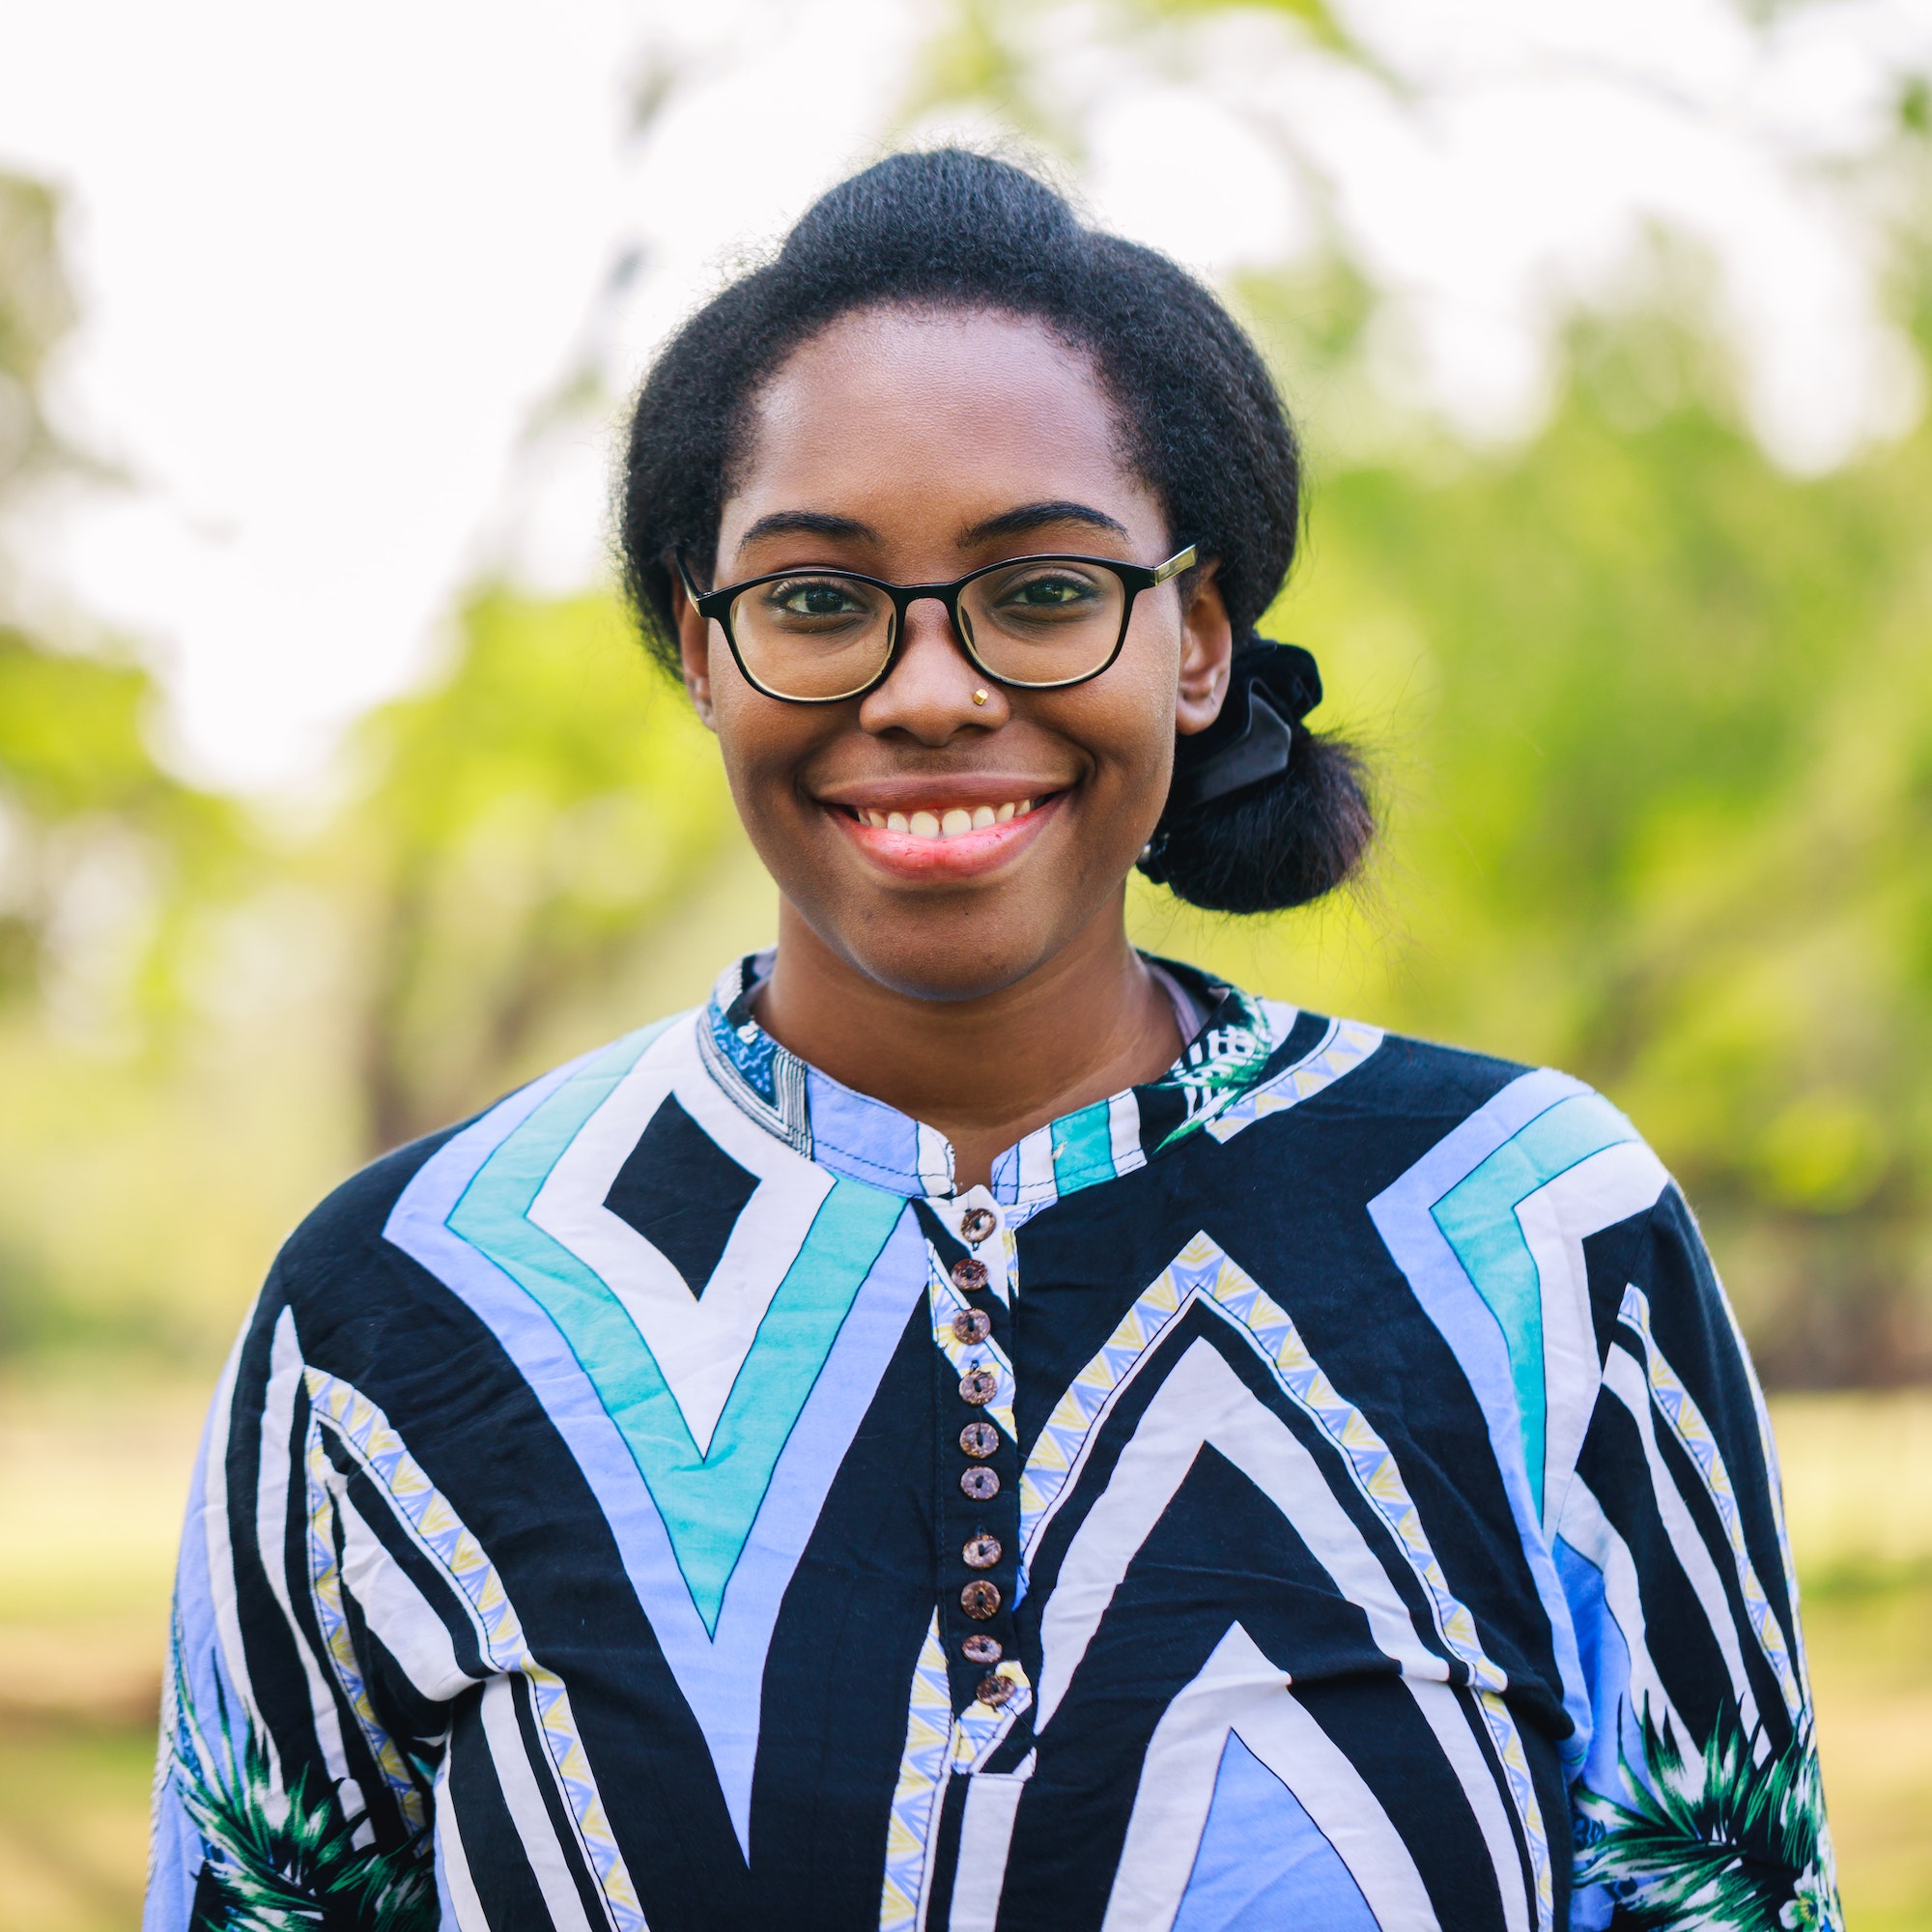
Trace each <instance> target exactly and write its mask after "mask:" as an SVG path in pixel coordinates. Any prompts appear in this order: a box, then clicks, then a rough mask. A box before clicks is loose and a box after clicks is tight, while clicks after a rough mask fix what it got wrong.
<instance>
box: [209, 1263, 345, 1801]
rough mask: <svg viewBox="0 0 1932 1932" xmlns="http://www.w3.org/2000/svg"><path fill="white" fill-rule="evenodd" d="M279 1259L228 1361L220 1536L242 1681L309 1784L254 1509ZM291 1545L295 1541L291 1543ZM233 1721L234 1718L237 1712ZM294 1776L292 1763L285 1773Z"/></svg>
mask: <svg viewBox="0 0 1932 1932" xmlns="http://www.w3.org/2000/svg"><path fill="white" fill-rule="evenodd" d="M279 1277H280V1264H279V1263H278V1264H276V1267H275V1268H274V1269H273V1270H271V1271H270V1276H269V1282H268V1286H267V1287H266V1288H265V1289H264V1290H263V1292H262V1297H261V1299H260V1301H259V1302H258V1303H257V1304H256V1308H255V1313H254V1316H253V1318H252V1320H251V1321H250V1322H249V1325H248V1330H247V1334H246V1336H245V1337H244V1339H243V1341H242V1344H241V1356H240V1359H239V1361H238V1363H237V1365H236V1374H235V1390H234V1398H233V1401H232V1402H231V1404H230V1406H229V1415H228V1443H227V1454H226V1456H225V1457H224V1459H223V1475H224V1478H225V1480H226V1483H227V1488H228V1543H229V1563H230V1574H231V1575H232V1577H233V1578H234V1583H235V1613H236V1621H237V1623H238V1624H239V1626H240V1628H241V1651H242V1657H243V1660H244V1662H245V1663H246V1666H247V1671H248V1682H249V1688H250V1689H251V1690H252V1691H253V1692H254V1698H255V1705H256V1708H257V1709H258V1710H259V1711H260V1712H261V1714H262V1721H263V1722H264V1723H265V1724H266V1725H267V1726H268V1729H269V1732H270V1736H272V1737H273V1739H274V1741H275V1748H276V1750H277V1752H278V1753H279V1754H280V1756H281V1758H282V1760H283V1762H284V1763H285V1764H288V1765H291V1766H294V1767H300V1766H304V1765H306V1766H312V1767H314V1769H313V1771H312V1773H311V1775H310V1784H311V1788H316V1787H318V1786H320V1785H321V1784H322V1783H324V1782H326V1781H327V1768H326V1766H325V1764H324V1761H323V1755H322V1744H321V1741H320V1739H319V1738H318V1737H317V1736H316V1729H315V1718H314V1714H313V1712H312V1710H311V1708H310V1705H309V1696H308V1680H307V1678H306V1676H305V1675H304V1674H303V1669H302V1660H301V1657H300V1654H299V1652H298V1649H297V1646H296V1636H295V1634H294V1632H292V1631H291V1630H290V1628H289V1620H288V1618H287V1617H286V1616H284V1615H283V1614H282V1606H281V1605H280V1604H279V1603H278V1602H277V1601H276V1599H275V1594H274V1591H273V1588H272V1587H271V1585H270V1580H269V1573H268V1570H267V1568H266V1567H265V1564H264V1561H263V1552H262V1545H261V1541H260V1535H259V1533H258V1529H257V1524H256V1518H255V1509H256V1492H257V1490H258V1488H259V1486H260V1483H261V1455H262V1422H263V1408H264V1404H265V1402H266V1400H267V1390H268V1383H269V1362H270V1352H271V1350H272V1349H273V1346H274V1332H275V1322H276V1320H277V1319H278V1318H279V1316H280V1314H281V1310H282V1306H283V1301H282V1295H281V1293H280V1292H279V1291H280V1288H281V1282H280V1278H279ZM305 1402H306V1398H305V1397H301V1396H298V1402H297V1405H296V1407H297V1417H298V1424H299V1421H300V1419H301V1417H302V1415H303V1413H304V1405H305ZM291 1435H292V1437H293V1440H292V1441H291V1442H290V1443H289V1444H288V1447H287V1450H286V1452H285V1453H286V1454H287V1456H288V1458H289V1463H290V1495H289V1510H290V1515H291V1516H292V1517H293V1516H294V1515H295V1513H296V1512H297V1511H298V1508H299V1506H300V1500H301V1465H300V1442H301V1435H300V1431H299V1427H298V1428H297V1429H295V1430H292V1431H291ZM279 1528H280V1536H279V1539H278V1542H277V1545H276V1547H275V1548H273V1552H272V1554H273V1560H274V1561H275V1562H277V1563H279V1564H280V1565H281V1566H282V1576H283V1578H284V1581H285V1583H287V1584H292V1585H293V1588H291V1591H290V1595H291V1598H292V1600H294V1601H299V1602H305V1601H306V1599H307V1595H308V1586H307V1581H306V1570H305V1567H304V1566H303V1565H302V1563H301V1561H300V1559H299V1555H298V1562H297V1568H296V1570H295V1573H294V1576H293V1577H291V1576H290V1572H289V1567H288V1566H289V1524H288V1521H287V1520H284V1522H283V1523H282V1524H281V1525H279ZM298 1551H299V1546H298ZM237 1721H238V1722H239V1721H240V1719H239V1717H238V1718H237ZM289 1775H290V1776H293V1775H294V1772H293V1770H292V1771H291V1772H290V1774H289Z"/></svg>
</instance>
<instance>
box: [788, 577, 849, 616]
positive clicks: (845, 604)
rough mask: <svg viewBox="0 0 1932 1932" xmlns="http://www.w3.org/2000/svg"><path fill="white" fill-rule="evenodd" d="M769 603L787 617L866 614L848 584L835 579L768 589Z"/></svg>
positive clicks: (809, 580) (796, 581)
mask: <svg viewBox="0 0 1932 1932" xmlns="http://www.w3.org/2000/svg"><path fill="white" fill-rule="evenodd" d="M765 597H766V601H767V602H768V603H769V605H770V606H771V608H772V609H773V610H774V611H781V612H782V613H783V614H784V615H785V616H787V617H850V616H855V615H857V614H858V613H859V612H860V611H864V610H865V608H866V607H865V605H864V604H863V603H862V602H861V601H860V600H859V598H858V597H857V596H856V595H855V594H854V592H853V588H852V586H851V585H849V584H845V583H841V582H838V579H837V578H835V577H808V578H803V579H793V580H791V581H790V582H781V583H774V584H771V585H769V586H768V587H767V589H766V592H765Z"/></svg>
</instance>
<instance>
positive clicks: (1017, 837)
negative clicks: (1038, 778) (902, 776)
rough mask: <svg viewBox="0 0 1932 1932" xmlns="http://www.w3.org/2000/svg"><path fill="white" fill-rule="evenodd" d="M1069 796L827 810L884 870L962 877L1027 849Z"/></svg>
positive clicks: (910, 876)
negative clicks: (994, 802) (997, 801)
mask: <svg viewBox="0 0 1932 1932" xmlns="http://www.w3.org/2000/svg"><path fill="white" fill-rule="evenodd" d="M1066 797H1067V794H1066V793H1065V792H1064V791H1056V792H1036V793H1035V794H1034V795H1033V796H1032V797H1030V798H1014V799H1006V800H1003V801H1002V802H1000V803H999V804H992V803H978V802H976V803H971V804H969V803H967V802H966V801H965V800H963V799H962V800H957V801H949V800H946V799H943V798H941V799H934V800H932V801H931V802H930V803H927V804H920V805H914V804H913V803H912V801H911V800H909V799H908V800H907V801H906V803H905V805H904V806H903V807H895V806H894V805H892V804H891V803H889V802H887V803H881V804H879V805H834V806H832V807H830V808H829V814H830V816H831V817H832V819H833V820H834V821H835V822H836V823H837V824H838V825H839V826H840V827H842V828H843V830H844V833H845V836H846V837H847V838H850V839H851V840H852V842H853V843H854V844H855V845H857V846H858V848H859V849H860V851H861V852H863V853H864V854H865V855H866V857H867V859H868V860H869V861H870V862H871V863H872V864H873V865H874V866H877V867H879V868H880V869H881V870H882V871H885V872H888V873H892V874H894V875H895V876H896V877H898V878H901V879H906V880H922V879H923V880H933V881H940V880H949V879H955V880H956V879H966V878H971V877H973V876H975V875H976V874H978V873H981V872H989V871H991V870H993V869H994V868H995V867H1002V866H1005V865H1006V864H1007V863H1008V862H1009V860H1011V859H1013V858H1014V857H1016V856H1017V855H1018V854H1019V853H1020V852H1022V851H1024V850H1025V849H1026V847H1027V846H1029V845H1031V844H1032V843H1033V841H1034V839H1035V838H1037V837H1038V835H1039V834H1040V832H1041V831H1042V830H1043V829H1044V827H1045V826H1046V825H1047V823H1048V821H1049V820H1051V819H1052V818H1054V817H1055V816H1056V813H1057V809H1058V808H1059V807H1060V806H1061V805H1062V804H1064V803H1065V799H1066Z"/></svg>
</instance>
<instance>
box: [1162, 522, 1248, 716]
mask: <svg viewBox="0 0 1932 1932" xmlns="http://www.w3.org/2000/svg"><path fill="white" fill-rule="evenodd" d="M1218 567H1219V566H1218V565H1217V564H1215V563H1214V562H1213V561H1212V560H1211V559H1210V560H1209V561H1208V563H1206V564H1204V565H1203V566H1202V568H1201V574H1200V576H1199V577H1197V578H1196V579H1195V582H1194V586H1193V591H1192V594H1191V595H1190V596H1189V598H1188V600H1187V606H1186V609H1185V610H1184V611H1183V612H1182V615H1181V625H1182V629H1181V637H1180V682H1179V689H1178V691H1177V692H1176V695H1175V701H1174V728H1175V729H1176V730H1177V731H1179V733H1180V734H1181V736H1182V737H1184V738H1186V737H1192V736H1193V735H1194V733H1195V732H1197V731H1205V730H1207V728H1208V725H1211V724H1213V722H1214V721H1215V719H1216V718H1218V717H1219V716H1220V715H1221V705H1222V702H1223V701H1224V700H1225V699H1226V697H1227V696H1228V667H1229V664H1230V662H1231V661H1232V660H1233V658H1234V655H1235V631H1234V625H1233V624H1232V623H1231V622H1230V620H1229V617H1228V607H1227V605H1226V604H1225V603H1224V602H1223V601H1222V597H1221V586H1220V585H1219V584H1218V583H1217V582H1215V581H1214V574H1215V571H1216V570H1217V568H1218Z"/></svg>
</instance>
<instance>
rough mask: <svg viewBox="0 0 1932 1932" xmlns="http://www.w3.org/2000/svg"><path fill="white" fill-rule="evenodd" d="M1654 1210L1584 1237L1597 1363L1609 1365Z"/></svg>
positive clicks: (1584, 1260)
mask: <svg viewBox="0 0 1932 1932" xmlns="http://www.w3.org/2000/svg"><path fill="white" fill-rule="evenodd" d="M1654 1211H1655V1210H1654V1209H1653V1208H1643V1209H1642V1210H1641V1211H1640V1212H1638V1213H1635V1214H1633V1215H1631V1216H1630V1217H1629V1219H1627V1220H1623V1221H1617V1222H1613V1223H1612V1224H1611V1225H1610V1226H1609V1227H1607V1228H1599V1229H1598V1230H1597V1232H1596V1233H1595V1234H1594V1235H1585V1236H1583V1273H1584V1278H1585V1279H1586V1280H1587V1281H1588V1283H1589V1286H1590V1325H1591V1327H1592V1328H1593V1329H1594V1330H1595V1332H1596V1337H1597V1360H1598V1362H1599V1363H1602V1362H1603V1361H1605V1359H1606V1358H1607V1357H1608V1355H1609V1352H1610V1343H1611V1340H1612V1339H1613V1338H1614V1336H1615V1334H1616V1327H1617V1311H1618V1310H1619V1309H1620V1308H1622V1306H1623V1301H1624V1289H1625V1287H1626V1286H1627V1285H1628V1284H1629V1282H1630V1281H1631V1279H1632V1277H1633V1273H1634V1269H1635V1267H1636V1265H1637V1262H1638V1258H1639V1257H1640V1256H1641V1255H1642V1253H1643V1245H1644V1242H1645V1240H1646V1239H1647V1238H1648V1236H1649V1233H1650V1217H1651V1215H1652V1213H1653V1212H1654Z"/></svg>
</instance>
